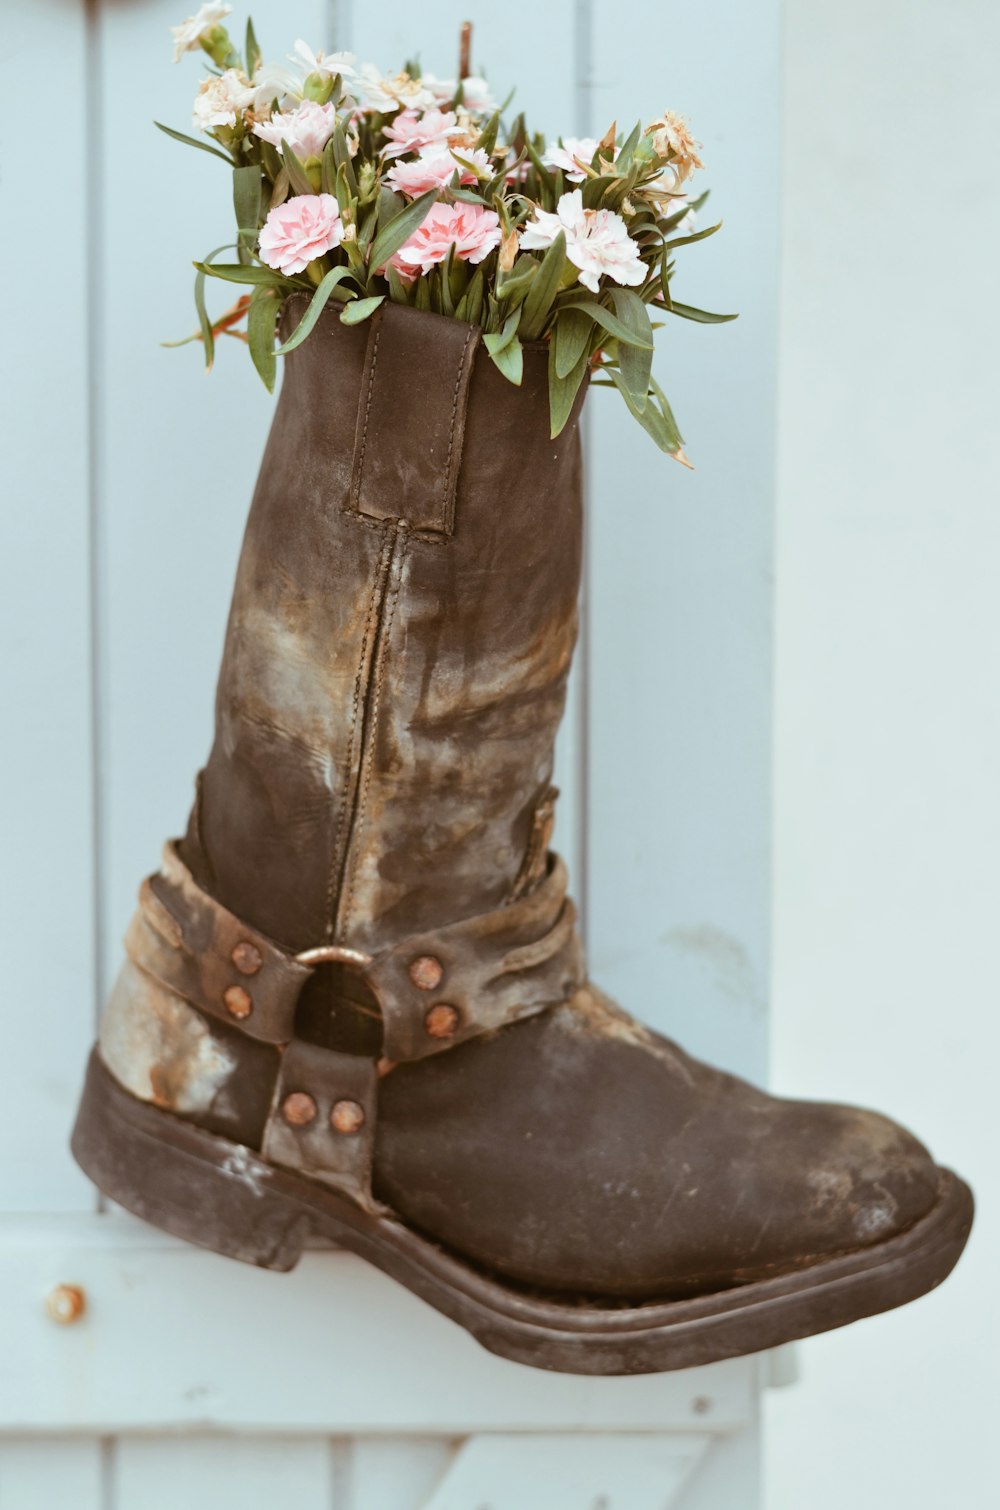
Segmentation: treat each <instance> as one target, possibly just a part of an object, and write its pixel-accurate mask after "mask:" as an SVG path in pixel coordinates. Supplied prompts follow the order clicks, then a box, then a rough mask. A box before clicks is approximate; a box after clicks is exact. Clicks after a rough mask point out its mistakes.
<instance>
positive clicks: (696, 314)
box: [670, 299, 739, 325]
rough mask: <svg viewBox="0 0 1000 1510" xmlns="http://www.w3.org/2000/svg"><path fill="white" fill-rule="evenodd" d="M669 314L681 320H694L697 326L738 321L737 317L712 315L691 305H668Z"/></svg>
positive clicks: (673, 301) (675, 302) (673, 303)
mask: <svg viewBox="0 0 1000 1510" xmlns="http://www.w3.org/2000/svg"><path fill="white" fill-rule="evenodd" d="M670 313H671V314H672V315H680V317H681V319H682V320H694V321H696V323H697V324H698V325H725V324H726V322H727V321H728V320H738V319H739V315H713V314H711V313H710V311H709V310H707V309H695V308H694V306H693V305H692V304H678V303H677V300H676V299H672V300H671V303H670Z"/></svg>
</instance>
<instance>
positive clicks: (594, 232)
mask: <svg viewBox="0 0 1000 1510" xmlns="http://www.w3.org/2000/svg"><path fill="white" fill-rule="evenodd" d="M560 231H563V232H564V233H565V235H566V256H567V257H568V258H569V260H570V262H572V263H573V266H574V267H576V268H578V269H579V272H580V282H581V283H582V284H583V285H584V287H585V288H589V289H590V291H591V293H594V294H596V293H598V292H599V285H600V279H601V278H602V277H603V276H604V275H605V274H606V275H607V276H608V277H609V278H611V279H613V280H614V282H615V283H621V284H625V285H630V286H634V285H636V284H639V283H642V282H643V281H644V279H645V277H646V267H645V264H644V263H643V261H642V258H641V257H640V255H639V247H638V244H637V243H636V242H634V241H633V240H632V238H631V236H630V235H629V233H628V228H627V226H626V224H625V222H624V220H623V219H622V218H621V216H620V215H616V214H615V212H614V211H613V210H585V209H584V207H583V194H582V192H581V191H580V190H579V189H574V190H573V191H572V193H569V194H564V195H563V196H562V198H561V199H560V201H559V203H558V205H557V206H556V211H555V214H551V213H550V212H549V211H547V210H536V211H535V213H534V216H533V217H532V219H531V220H529V221H528V222H527V224H526V225H525V227H524V230H523V231H522V232H521V246H522V248H523V249H524V250H526V251H527V250H531V249H532V248H539V247H547V246H551V245H552V243H553V241H555V239H556V237H557V236H558V235H559V232H560Z"/></svg>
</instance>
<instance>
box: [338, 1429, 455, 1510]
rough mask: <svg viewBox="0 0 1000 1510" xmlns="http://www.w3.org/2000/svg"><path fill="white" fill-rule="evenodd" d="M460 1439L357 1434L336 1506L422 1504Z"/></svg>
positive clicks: (418, 1509) (398, 1509)
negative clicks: (358, 1435)
mask: <svg viewBox="0 0 1000 1510" xmlns="http://www.w3.org/2000/svg"><path fill="white" fill-rule="evenodd" d="M457 1446H458V1444H457V1442H455V1441H454V1440H453V1439H451V1438H449V1437H432V1436H425V1437H383V1436H379V1437H353V1438H349V1439H348V1445H347V1462H346V1473H343V1470H342V1476H341V1477H339V1478H338V1482H337V1490H338V1491H339V1492H335V1494H334V1501H333V1510H423V1507H424V1506H425V1505H427V1504H429V1503H430V1502H431V1501H432V1498H433V1494H434V1490H435V1489H436V1488H437V1486H438V1484H439V1483H440V1481H441V1479H442V1478H443V1477H444V1475H445V1474H446V1472H447V1471H448V1465H449V1464H450V1462H451V1460H452V1458H453V1456H454V1453H455V1451H456V1448H457Z"/></svg>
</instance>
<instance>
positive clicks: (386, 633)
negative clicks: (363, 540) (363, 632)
mask: <svg viewBox="0 0 1000 1510" xmlns="http://www.w3.org/2000/svg"><path fill="white" fill-rule="evenodd" d="M408 533H409V532H408V528H407V524H406V521H405V520H404V519H400V520H398V521H397V523H396V527H395V531H394V537H393V542H392V543H393V556H394V557H395V560H394V562H393V563H392V564H390V568H389V570H390V572H391V571H392V569H393V566H395V568H396V580H395V583H394V584H393V586H392V588H391V589H390V591H389V594H388V597H387V600H386V602H385V614H384V618H383V624H382V626H381V643H380V644H379V645H378V646H377V648H376V650H375V655H376V663H375V686H374V694H373V698H372V707H371V722H370V726H369V729H368V731H367V735H368V737H367V740H366V741H365V746H366V747H365V749H364V750H363V751H362V755H361V760H362V765H363V766H364V777H363V779H362V784H361V795H360V800H359V802H358V807H357V811H356V813H355V817H354V822H353V824H352V829H353V832H352V833H351V835H350V838H349V840H348V850H350V848H351V846H354V847H355V850H356V852H355V855H354V858H353V861H350V862H349V863H346V864H345V876H344V879H345V881H346V882H347V894H346V896H345V897H344V913H343V917H342V919H341V926H340V932H341V933H343V934H344V935H345V936H346V934H347V929H348V925H349V923H350V919H351V913H352V912H353V910H354V890H355V883H356V880H357V872H358V861H359V859H360V853H359V852H358V851H359V849H360V840H361V835H362V833H363V832H364V826H365V814H366V810H367V806H368V792H369V789H370V786H371V776H372V767H373V765H374V763H375V759H374V750H375V737H376V735H377V733H378V720H379V711H380V708H381V704H382V687H383V684H384V682H385V673H386V662H387V661H388V658H389V654H388V653H389V643H390V639H391V636H392V626H393V621H394V619H395V616H396V604H397V603H398V601H399V594H400V592H401V590H402V586H403V562H404V560H405V559H406V549H407V536H408ZM341 890H342V892H343V887H342V888H341Z"/></svg>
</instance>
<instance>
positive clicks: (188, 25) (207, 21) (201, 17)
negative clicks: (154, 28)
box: [170, 3, 233, 63]
mask: <svg viewBox="0 0 1000 1510" xmlns="http://www.w3.org/2000/svg"><path fill="white" fill-rule="evenodd" d="M232 8H233V7H232V6H231V5H213V4H211V3H209V4H207V5H203V6H202V7H201V10H200V11H199V12H198V14H197V15H196V16H188V18H187V20H186V21H182V22H181V24H180V26H172V27H171V28H170V31H171V34H172V36H173V39H174V62H175V63H179V62H180V60H181V56H182V54H183V53H186V52H195V51H196V49H197V48H199V47H200V46H201V39H202V37H203V36H205V34H206V32H210V31H211V30H212V28H213V26H218V24H219V22H220V21H223V20H225V18H226V16H228V15H229V12H230V11H231V10H232Z"/></svg>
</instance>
